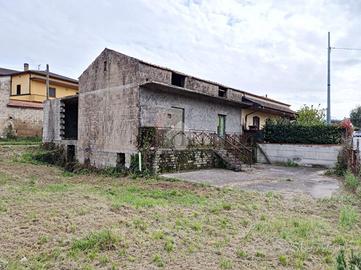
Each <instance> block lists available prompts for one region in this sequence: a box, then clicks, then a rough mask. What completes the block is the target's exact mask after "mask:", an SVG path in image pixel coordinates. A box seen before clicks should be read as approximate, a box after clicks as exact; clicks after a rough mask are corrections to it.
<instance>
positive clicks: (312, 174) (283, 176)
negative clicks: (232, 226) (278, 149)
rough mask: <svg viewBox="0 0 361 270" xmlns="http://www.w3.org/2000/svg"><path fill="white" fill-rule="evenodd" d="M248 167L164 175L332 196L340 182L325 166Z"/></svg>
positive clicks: (316, 196)
mask: <svg viewBox="0 0 361 270" xmlns="http://www.w3.org/2000/svg"><path fill="white" fill-rule="evenodd" d="M244 169H245V171H242V172H234V171H230V170H224V169H210V170H199V171H190V172H180V173H167V174H163V175H162V176H164V177H168V178H176V179H181V180H185V181H190V182H196V183H207V184H210V185H213V186H220V187H239V188H241V189H246V190H256V191H278V192H281V193H287V194H293V193H300V192H301V193H306V194H309V195H311V196H312V197H314V198H325V197H330V196H331V195H332V194H333V193H335V192H337V191H338V189H339V187H340V184H339V180H338V179H337V178H336V177H330V176H325V175H324V173H325V169H322V168H309V167H282V166H274V165H265V164H255V165H253V166H252V167H251V168H249V167H247V168H244Z"/></svg>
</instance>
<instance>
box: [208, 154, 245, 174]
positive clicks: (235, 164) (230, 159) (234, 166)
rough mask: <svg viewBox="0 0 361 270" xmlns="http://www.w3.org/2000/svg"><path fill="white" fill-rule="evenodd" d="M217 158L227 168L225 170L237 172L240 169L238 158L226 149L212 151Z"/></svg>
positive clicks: (240, 163)
mask: <svg viewBox="0 0 361 270" xmlns="http://www.w3.org/2000/svg"><path fill="white" fill-rule="evenodd" d="M214 152H215V153H216V155H217V156H219V157H220V158H221V159H222V160H223V161H224V162H225V163H226V166H227V169H229V170H233V171H235V172H239V171H241V169H242V161H241V160H240V158H237V157H236V156H235V155H234V154H233V153H232V152H230V151H228V150H226V149H216V150H214Z"/></svg>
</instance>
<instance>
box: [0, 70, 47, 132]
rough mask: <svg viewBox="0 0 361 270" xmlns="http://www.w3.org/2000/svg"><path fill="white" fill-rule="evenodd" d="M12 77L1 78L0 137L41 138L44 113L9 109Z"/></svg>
mask: <svg viewBox="0 0 361 270" xmlns="http://www.w3.org/2000/svg"><path fill="white" fill-rule="evenodd" d="M10 84H11V79H10V76H0V137H5V136H6V135H9V134H8V133H12V135H15V136H22V137H30V136H41V134H42V126H43V125H42V120H43V111H42V110H41V109H33V108H21V107H9V106H8V103H9V98H10Z"/></svg>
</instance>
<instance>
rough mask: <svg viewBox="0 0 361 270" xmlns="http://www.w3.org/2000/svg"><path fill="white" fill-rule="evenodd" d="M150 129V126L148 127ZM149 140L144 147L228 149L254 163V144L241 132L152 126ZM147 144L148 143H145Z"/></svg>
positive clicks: (242, 159)
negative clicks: (223, 134)
mask: <svg viewBox="0 0 361 270" xmlns="http://www.w3.org/2000/svg"><path fill="white" fill-rule="evenodd" d="M146 129H149V130H150V128H146ZM148 134H150V135H149V136H148V138H147V142H146V143H144V142H141V144H142V143H143V147H146V148H155V149H169V148H170V149H192V148H193V149H195V148H197V149H213V150H220V149H223V150H226V151H228V152H229V153H231V154H232V155H233V156H234V157H235V158H237V159H240V160H241V161H243V162H244V163H247V164H252V163H253V153H252V146H251V145H247V140H248V138H246V137H245V136H244V135H242V134H239V133H232V134H225V136H223V137H222V136H219V135H218V134H217V133H216V132H214V131H208V130H195V129H189V130H185V131H184V130H179V129H178V130H177V129H171V128H151V132H148ZM144 144H146V145H144Z"/></svg>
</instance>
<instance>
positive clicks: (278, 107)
mask: <svg viewBox="0 0 361 270" xmlns="http://www.w3.org/2000/svg"><path fill="white" fill-rule="evenodd" d="M242 99H243V101H246V102H247V101H248V102H252V103H254V104H255V105H256V106H257V107H262V108H265V109H271V110H277V111H281V112H285V113H289V114H295V111H293V110H291V109H290V108H289V106H288V105H281V104H280V103H278V104H277V103H274V102H267V101H266V100H259V99H255V98H251V97H248V96H247V97H243V98H242ZM272 101H273V100H272Z"/></svg>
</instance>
